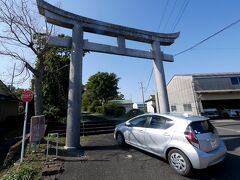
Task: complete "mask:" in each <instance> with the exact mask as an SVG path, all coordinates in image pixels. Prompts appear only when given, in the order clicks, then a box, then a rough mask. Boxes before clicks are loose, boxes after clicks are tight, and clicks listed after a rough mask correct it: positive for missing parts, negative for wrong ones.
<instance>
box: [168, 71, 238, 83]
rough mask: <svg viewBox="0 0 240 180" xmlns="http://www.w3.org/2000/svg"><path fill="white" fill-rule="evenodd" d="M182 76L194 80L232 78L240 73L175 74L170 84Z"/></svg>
mask: <svg viewBox="0 0 240 180" xmlns="http://www.w3.org/2000/svg"><path fill="white" fill-rule="evenodd" d="M177 76H179V77H181V76H191V77H194V78H210V77H231V76H240V72H219V73H193V74H175V75H173V77H172V78H171V79H170V81H169V82H168V84H169V83H170V82H171V81H172V80H173V78H174V77H177Z"/></svg>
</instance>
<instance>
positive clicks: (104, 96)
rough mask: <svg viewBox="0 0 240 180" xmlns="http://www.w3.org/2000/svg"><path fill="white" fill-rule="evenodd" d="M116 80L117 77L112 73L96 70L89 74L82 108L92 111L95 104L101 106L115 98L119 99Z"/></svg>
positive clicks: (94, 108) (117, 79) (94, 109)
mask: <svg viewBox="0 0 240 180" xmlns="http://www.w3.org/2000/svg"><path fill="white" fill-rule="evenodd" d="M118 81H119V78H118V77H117V75H116V74H114V73H107V72H98V73H96V74H95V75H93V76H91V77H90V78H89V79H88V82H87V84H86V91H85V93H84V94H83V101H82V107H83V109H84V110H88V111H90V112H94V111H96V107H97V106H103V105H104V104H106V103H107V102H108V101H109V100H113V99H115V98H117V99H119V93H118V89H119V88H118ZM122 97H123V95H121V98H122Z"/></svg>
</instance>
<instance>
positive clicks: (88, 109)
mask: <svg viewBox="0 0 240 180" xmlns="http://www.w3.org/2000/svg"><path fill="white" fill-rule="evenodd" d="M87 111H88V112H91V113H94V112H96V108H95V106H94V105H90V106H88V107H87Z"/></svg>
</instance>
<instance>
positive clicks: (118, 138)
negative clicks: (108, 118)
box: [117, 134, 123, 144]
mask: <svg viewBox="0 0 240 180" xmlns="http://www.w3.org/2000/svg"><path fill="white" fill-rule="evenodd" d="M117 141H118V144H122V142H123V139H122V136H121V134H118V135H117Z"/></svg>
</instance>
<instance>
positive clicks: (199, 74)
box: [174, 72, 240, 77]
mask: <svg viewBox="0 0 240 180" xmlns="http://www.w3.org/2000/svg"><path fill="white" fill-rule="evenodd" d="M174 76H193V77H202V76H205V77H206V76H207V77H209V76H210V77H211V76H217V77H219V76H240V72H220V73H193V74H175V75H174Z"/></svg>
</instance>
